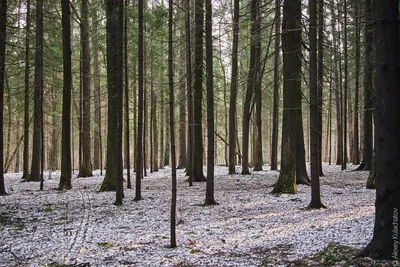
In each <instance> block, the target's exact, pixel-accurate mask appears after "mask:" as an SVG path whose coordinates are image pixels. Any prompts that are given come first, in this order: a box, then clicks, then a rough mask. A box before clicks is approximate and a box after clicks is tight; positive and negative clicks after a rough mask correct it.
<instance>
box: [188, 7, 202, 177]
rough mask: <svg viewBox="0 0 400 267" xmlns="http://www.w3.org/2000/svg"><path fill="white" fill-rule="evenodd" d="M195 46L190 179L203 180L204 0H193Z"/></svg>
mask: <svg viewBox="0 0 400 267" xmlns="http://www.w3.org/2000/svg"><path fill="white" fill-rule="evenodd" d="M195 26H196V32H195V48H194V54H195V56H194V61H195V62H194V68H195V69H194V86H193V87H194V95H193V125H194V127H193V136H194V138H193V151H192V155H193V159H192V168H193V170H192V174H193V176H192V177H191V180H192V181H196V182H203V181H205V180H206V179H205V177H204V174H203V153H204V152H203V126H202V124H203V119H202V117H203V115H202V101H203V35H204V34H203V32H204V0H195Z"/></svg>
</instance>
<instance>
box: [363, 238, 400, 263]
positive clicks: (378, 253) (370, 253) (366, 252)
mask: <svg viewBox="0 0 400 267" xmlns="http://www.w3.org/2000/svg"><path fill="white" fill-rule="evenodd" d="M385 250H387V251H385ZM356 257H358V258H365V257H369V258H371V259H375V260H394V259H393V255H392V252H391V251H390V249H389V250H388V249H387V248H386V247H385V245H379V244H377V242H375V241H374V240H372V241H371V242H370V243H369V244H368V245H367V246H366V247H365V248H363V249H362V250H360V251H359V252H358V253H357V254H356ZM393 266H395V265H393Z"/></svg>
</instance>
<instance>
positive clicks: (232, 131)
mask: <svg viewBox="0 0 400 267" xmlns="http://www.w3.org/2000/svg"><path fill="white" fill-rule="evenodd" d="M232 27H233V40H232V69H231V71H232V72H231V88H230V89H231V92H230V97H229V174H235V173H236V170H235V164H236V160H235V159H236V140H235V139H236V106H237V105H236V102H237V91H238V44H239V0H234V9H233V26H232Z"/></svg>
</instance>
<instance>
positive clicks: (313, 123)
mask: <svg viewBox="0 0 400 267" xmlns="http://www.w3.org/2000/svg"><path fill="white" fill-rule="evenodd" d="M308 3H309V9H310V29H309V40H310V134H311V136H310V141H311V146H310V147H311V202H310V204H309V205H308V208H312V209H319V208H322V207H324V205H323V204H322V203H321V196H320V195H321V194H320V184H319V174H320V172H319V165H320V164H319V154H318V151H319V149H320V146H319V144H318V142H319V137H318V130H319V128H318V126H319V125H318V123H319V122H318V119H319V118H318V117H319V114H318V112H319V107H318V73H317V0H309V2H308Z"/></svg>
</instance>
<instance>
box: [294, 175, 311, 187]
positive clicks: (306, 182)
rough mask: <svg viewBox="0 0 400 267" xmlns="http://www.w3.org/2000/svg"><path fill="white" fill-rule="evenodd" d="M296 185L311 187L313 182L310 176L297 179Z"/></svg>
mask: <svg viewBox="0 0 400 267" xmlns="http://www.w3.org/2000/svg"><path fill="white" fill-rule="evenodd" d="M296 184H304V185H311V180H310V178H309V177H308V176H301V177H296Z"/></svg>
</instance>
